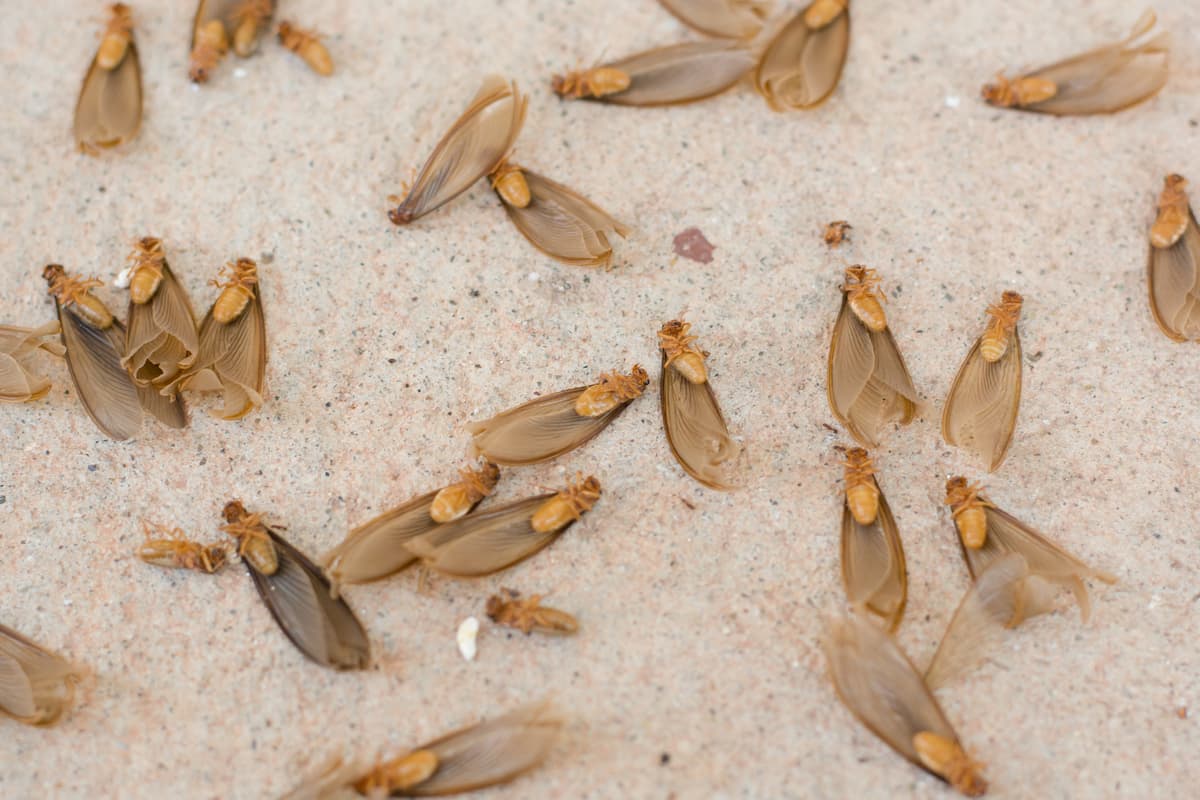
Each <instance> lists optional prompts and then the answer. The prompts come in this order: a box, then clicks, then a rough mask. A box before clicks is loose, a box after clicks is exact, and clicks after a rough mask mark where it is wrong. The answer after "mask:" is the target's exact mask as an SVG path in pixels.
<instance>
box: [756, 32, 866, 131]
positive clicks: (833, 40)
mask: <svg viewBox="0 0 1200 800" xmlns="http://www.w3.org/2000/svg"><path fill="white" fill-rule="evenodd" d="M804 15H805V11H800V12H799V13H798V14H796V16H795V18H794V19H792V20H791V21H790V22H789V23H788V24H787V25H786V26H784V27H783V29H782V30H780V31H779V33H778V34H777V35H776V36H775V38H774V39H773V40H772V41H771V43H770V44H769V45H767V49H766V50H765V51H764V52H763V55H762V58H760V59H759V62H758V69H757V70H755V73H754V84H755V86H756V87H757V88H758V91H759V93H760V94H762V96H763V97H764V98H765V99H766V101H767V104H768V105H770V106H771V108H772V109H774V110H775V111H786V110H789V109H802V108H813V107H814V106H817V105H820V103H821V102H823V101H824V100H825V99H826V98H827V97H829V95H831V94H833V90H834V89H836V88H837V85H838V80H839V79H840V78H841V75H842V67H843V66H844V65H845V63H846V52H847V51H848V50H849V47H850V11H849V9H846V10H843V11H842V13H841V14H839V15H838V16H837V17H836V18H835V19H834V20H833V21H832V22H830V23H829V24H828V25H826V26H824V27H823V28H820V29H819V30H815V31H814V30H812V29H811V28H809V27H808V25H807V24H805V21H804Z"/></svg>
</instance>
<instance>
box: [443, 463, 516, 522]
mask: <svg viewBox="0 0 1200 800" xmlns="http://www.w3.org/2000/svg"><path fill="white" fill-rule="evenodd" d="M458 474H459V475H460V477H461V480H460V481H459V482H458V483H454V484H451V485H449V486H445V487H443V488H442V489H441V490H440V491H439V492H438V493H437V495H436V496H435V497H434V498H433V503H432V504H431V505H430V506H429V517H430V519H432V520H433V521H434V522H451V521H453V520H456V519H458V518H459V517H461V516H462V515H464V514H466V513H467V512H468V511H470V510H471V509H472V508H474V507H475V505H476V504H478V503H479V501H480V500H482V499H483V498H485V497H487V496H488V495H489V494H491V493H492V490H493V489H494V488H496V481H498V480H500V468H499V467H497V466H496V465H495V464H493V463H491V462H490V461H487V462H484V464H483V465H482V466H481V467H480V468H479V469H462V470H459V472H458Z"/></svg>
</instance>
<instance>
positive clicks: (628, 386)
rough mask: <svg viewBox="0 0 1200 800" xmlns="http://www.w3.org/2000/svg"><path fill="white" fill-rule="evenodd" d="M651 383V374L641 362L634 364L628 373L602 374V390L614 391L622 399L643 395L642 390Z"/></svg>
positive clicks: (632, 398) (631, 398)
mask: <svg viewBox="0 0 1200 800" xmlns="http://www.w3.org/2000/svg"><path fill="white" fill-rule="evenodd" d="M649 385H650V376H649V375H647V374H646V370H644V369H642V365H641V364H634V365H633V369H631V370H629V374H628V375H622V374H621V373H619V372H606V373H604V374H603V375H601V376H600V386H601V387H603V388H602V391H608V392H612V393H613V394H614V395H616V396H617V397H618V398H620V399H621V400H622V401H624V400H634V399H636V398H638V397H641V396H642V392H644V391H645V390H646V387H647V386H649Z"/></svg>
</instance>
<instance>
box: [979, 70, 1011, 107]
mask: <svg viewBox="0 0 1200 800" xmlns="http://www.w3.org/2000/svg"><path fill="white" fill-rule="evenodd" d="M980 94H982V95H983V99H984V100H985V101H987V102H988V103H990V104H991V105H994V106H999V107H1000V108H1011V107H1012V106H1013V105H1014V104H1015V103H1016V96H1015V94H1014V93H1013V88H1012V83H1011V82H1010V81H1009V80H1008V78H1006V77H1004V73H1003V72H997V73H996V82H995V83H988V84H985V85H984V87H983V89H982V91H981V92H980Z"/></svg>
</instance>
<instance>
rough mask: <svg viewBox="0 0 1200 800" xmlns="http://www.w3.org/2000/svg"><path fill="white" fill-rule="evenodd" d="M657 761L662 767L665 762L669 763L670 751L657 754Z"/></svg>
mask: <svg viewBox="0 0 1200 800" xmlns="http://www.w3.org/2000/svg"><path fill="white" fill-rule="evenodd" d="M658 763H659V764H662V765H663V766H664V767H665V766H666V765H667V764H670V763H671V754H670V753H663V754H662V755H661V756H659V757H658Z"/></svg>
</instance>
